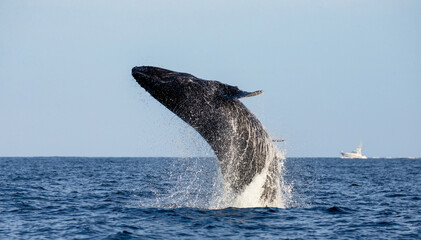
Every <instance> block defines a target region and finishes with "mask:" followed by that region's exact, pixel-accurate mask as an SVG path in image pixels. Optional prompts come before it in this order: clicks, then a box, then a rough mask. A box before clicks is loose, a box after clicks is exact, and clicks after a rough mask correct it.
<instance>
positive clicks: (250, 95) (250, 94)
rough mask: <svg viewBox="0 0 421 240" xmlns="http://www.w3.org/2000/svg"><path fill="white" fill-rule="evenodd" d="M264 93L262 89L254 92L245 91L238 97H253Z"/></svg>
mask: <svg viewBox="0 0 421 240" xmlns="http://www.w3.org/2000/svg"><path fill="white" fill-rule="evenodd" d="M262 93H263V91H262V90H258V91H254V92H244V94H243V95H241V96H240V97H238V98H243V97H253V96H256V95H259V94H262Z"/></svg>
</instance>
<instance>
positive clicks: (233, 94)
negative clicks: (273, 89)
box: [222, 85, 263, 99]
mask: <svg viewBox="0 0 421 240" xmlns="http://www.w3.org/2000/svg"><path fill="white" fill-rule="evenodd" d="M262 93H263V91H262V90H258V91H254V92H246V91H242V90H240V89H239V88H238V87H234V86H229V85H225V86H224V91H223V93H222V97H224V98H227V99H239V98H245V97H253V96H256V95H259V94H262Z"/></svg>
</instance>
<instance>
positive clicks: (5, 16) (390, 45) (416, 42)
mask: <svg viewBox="0 0 421 240" xmlns="http://www.w3.org/2000/svg"><path fill="white" fill-rule="evenodd" d="M420 43H421V1H405V0H400V1H387V0H381V1H374V0H372V1H338V0H335V1H329V0H325V1H317V0H311V1H299V0H294V1H244V0H242V1H219V0H217V1H216V0H213V1H197V0H191V1H185V0H181V1H173V0H167V1H160V0H153V1H152V0H151V1H75V0H72V1H52V0H51V1H43V0H37V1H35V0H34V1H24V0H22V1H16V0H2V1H0V156H51V155H54V156H57V155H59V156H188V155H206V154H209V149H208V148H206V146H205V144H204V143H203V141H202V140H199V139H200V138H199V137H198V136H197V135H196V134H195V133H194V132H193V131H192V130H191V129H189V128H188V127H186V125H185V124H184V123H183V122H182V121H181V120H179V119H178V118H177V117H175V116H174V115H173V114H172V113H170V112H169V111H168V110H167V109H165V108H164V107H163V106H162V105H160V104H159V103H158V102H156V101H155V100H154V99H153V98H152V97H150V96H149V94H147V93H146V92H145V91H144V90H143V89H141V88H140V87H139V86H138V85H137V84H136V82H135V81H134V80H133V79H132V77H131V75H130V73H131V68H132V67H133V66H135V65H155V66H161V67H164V68H168V69H172V70H176V71H184V72H189V73H192V74H193V75H195V76H197V77H201V78H204V79H212V80H218V81H221V82H224V83H228V84H232V85H238V86H239V87H240V88H241V89H243V90H247V91H254V90H260V89H262V90H264V91H265V93H264V94H263V95H260V96H256V97H253V98H250V99H245V100H244V101H243V102H244V103H245V104H246V105H247V106H248V107H249V108H250V109H251V110H252V111H253V112H254V113H255V114H256V115H257V116H258V117H259V118H260V119H261V121H262V122H263V124H264V125H265V126H266V127H267V129H268V132H269V133H270V134H271V135H272V136H273V137H277V138H285V139H286V140H287V143H286V144H280V147H282V148H286V149H287V156H339V152H340V151H341V150H349V151H350V150H352V149H353V148H354V147H356V146H357V145H358V144H359V143H360V141H362V142H363V144H364V146H365V148H364V152H365V153H366V155H368V156H392V157H396V156H418V157H420V156H421V139H420V138H421V44H420Z"/></svg>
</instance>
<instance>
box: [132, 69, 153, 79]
mask: <svg viewBox="0 0 421 240" xmlns="http://www.w3.org/2000/svg"><path fill="white" fill-rule="evenodd" d="M132 76H133V77H134V78H135V79H136V80H138V79H150V78H151V76H150V75H149V74H148V68H147V67H134V68H132Z"/></svg>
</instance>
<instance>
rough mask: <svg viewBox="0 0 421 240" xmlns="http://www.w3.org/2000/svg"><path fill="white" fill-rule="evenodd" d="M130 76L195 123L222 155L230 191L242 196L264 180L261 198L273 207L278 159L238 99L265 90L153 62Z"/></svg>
mask: <svg viewBox="0 0 421 240" xmlns="http://www.w3.org/2000/svg"><path fill="white" fill-rule="evenodd" d="M132 76H133V77H134V78H135V79H136V81H137V82H138V83H139V85H140V86H142V87H143V88H144V89H145V90H146V91H147V92H149V93H150V94H151V95H152V97H154V98H155V99H156V100H158V101H159V102H160V103H162V104H163V105H164V106H165V107H167V108H168V109H169V110H171V111H172V112H173V113H174V114H176V115H177V116H178V117H180V118H181V119H182V120H184V121H185V122H186V123H188V124H189V125H190V126H192V127H193V128H194V129H195V130H196V131H197V132H199V134H200V135H201V136H202V137H203V138H204V139H205V140H206V142H207V143H208V144H209V145H210V146H211V148H212V149H213V150H214V152H215V154H216V156H217V158H218V159H219V162H220V166H221V172H222V176H223V178H224V182H225V185H226V187H228V189H231V190H232V192H234V193H235V194H241V193H242V192H243V191H244V190H245V188H246V187H247V186H248V185H249V184H250V183H251V182H252V181H253V179H255V178H256V177H257V176H259V178H261V179H262V178H263V180H262V181H261V185H262V186H261V189H262V190H261V191H260V192H259V193H258V194H259V196H258V198H259V201H260V202H261V203H262V204H263V205H265V206H273V205H275V203H274V202H275V201H276V200H277V198H278V197H279V194H280V192H279V191H280V183H279V182H280V177H279V160H278V159H277V156H276V154H274V152H275V151H274V148H275V147H274V146H273V144H272V141H271V138H270V137H269V135H268V133H267V132H266V131H265V128H264V127H263V125H262V124H261V123H260V121H259V120H258V119H257V118H256V117H255V116H254V115H253V114H252V113H251V112H250V111H249V110H248V109H247V108H246V107H245V106H244V105H243V104H242V103H241V102H240V101H239V100H238V99H240V98H243V97H251V96H255V95H258V94H261V93H262V92H263V91H255V92H246V91H242V90H240V89H239V88H238V87H235V86H230V85H227V84H224V83H221V82H218V81H210V80H203V79H199V78H197V77H195V76H193V75H191V74H188V73H180V72H174V71H170V70H167V69H163V68H158V67H152V66H141V67H134V68H133V69H132Z"/></svg>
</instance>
